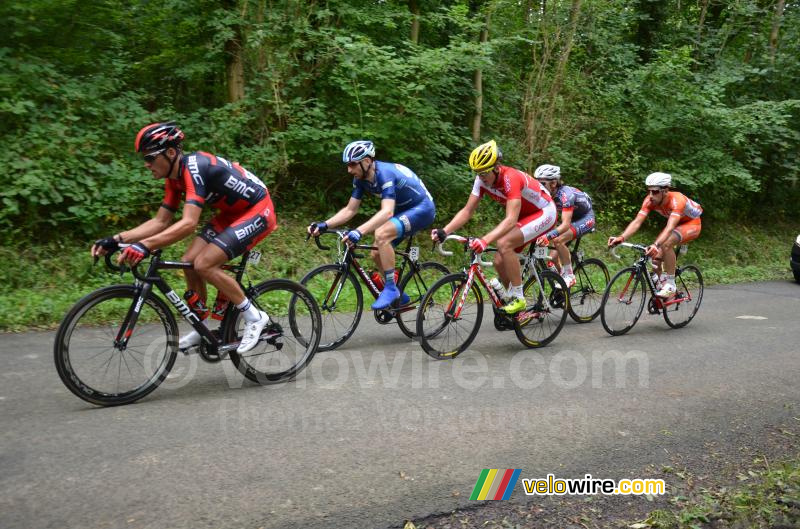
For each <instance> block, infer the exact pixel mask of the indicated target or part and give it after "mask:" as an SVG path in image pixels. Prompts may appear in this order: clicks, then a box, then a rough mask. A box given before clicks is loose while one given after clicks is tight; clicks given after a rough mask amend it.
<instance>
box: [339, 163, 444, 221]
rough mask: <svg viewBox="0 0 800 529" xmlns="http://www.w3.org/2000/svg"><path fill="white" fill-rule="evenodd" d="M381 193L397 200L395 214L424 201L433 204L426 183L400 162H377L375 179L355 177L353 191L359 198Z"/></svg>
mask: <svg viewBox="0 0 800 529" xmlns="http://www.w3.org/2000/svg"><path fill="white" fill-rule="evenodd" d="M365 192H366V193H370V194H372V195H380V197H381V199H384V198H391V199H393V200H394V201H395V206H394V212H395V214H397V213H400V212H403V211H406V210H407V209H411V208H413V207H414V206H417V205H419V204H422V203H423V202H428V201H429V202H430V203H431V205H433V197H432V196H431V194H430V193H428V190H427V189H425V184H423V183H422V180H420V178H419V177H418V176H417V175H416V174H414V172H413V171H412V170H411V169H409V168H408V167H406V166H404V165H400V164H399V163H388V162H378V161H376V162H375V181H374V182H369V181H367V180H359V179H353V193H352V194H351V195H350V196H352V197H353V198H355V199H357V200H361V199H362V198H363V197H364V193H365Z"/></svg>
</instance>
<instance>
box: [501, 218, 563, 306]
mask: <svg viewBox="0 0 800 529" xmlns="http://www.w3.org/2000/svg"><path fill="white" fill-rule="evenodd" d="M555 223H556V207H555V205H554V204H552V203H550V204H549V205H548V206H547V207H546V208H544V209H541V210H539V211H537V212H536V213H534V214H532V215H528V216H526V217H523V218H521V219H519V221H518V222H517V225H516V227H514V228H513V229H512V230H511V231H509V233H508V234H506V235H505V236H503V237H501V238H500V240H499V241H498V242H497V250H498V253H503V265H504V268H505V270H504V273H505V274H507V275H508V277H509V279H510V281H511V288H510V289H509V296H510V297H512V298H513V299H512V301H511V302H510V303H508V304H507V305H506V306H505V307H503V310H504V311H505V312H507V313H509V314H514V313H516V312H519V311H521V310H522V309H524V308H525V295H524V293H523V290H522V276H521V271H520V266H519V260H518V259H516V255H515V254H516V253H517V252H521V251H522V250H523V249H524V248H525V246H527V245H528V244H530V243H531V242H532V241H535V240H536V239H537V238H538V237H540V236H541V235H544V234H545V233H546V232H547V231H548V230H551V229H553V227H554V226H555ZM508 237H510V238H508ZM507 238H508V239H507Z"/></svg>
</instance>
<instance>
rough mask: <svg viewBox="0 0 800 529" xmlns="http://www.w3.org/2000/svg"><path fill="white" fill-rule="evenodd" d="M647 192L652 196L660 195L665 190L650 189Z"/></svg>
mask: <svg viewBox="0 0 800 529" xmlns="http://www.w3.org/2000/svg"><path fill="white" fill-rule="evenodd" d="M647 192H648V193H650V194H651V195H660V194H661V193H663V192H664V190H663V189H648V190H647Z"/></svg>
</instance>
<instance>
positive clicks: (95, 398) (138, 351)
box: [53, 285, 178, 406]
mask: <svg viewBox="0 0 800 529" xmlns="http://www.w3.org/2000/svg"><path fill="white" fill-rule="evenodd" d="M138 297H139V289H137V288H136V287H134V286H132V285H114V286H110V287H105V288H101V289H100V290H96V291H95V292H92V293H91V294H89V295H87V296H85V297H84V298H83V299H81V300H80V301H78V302H77V303H76V304H75V305H74V306H73V307H72V309H70V311H69V312H68V313H67V315H66V316H65V317H64V320H63V321H62V322H61V325H60V326H59V328H58V332H57V333H56V340H55V345H54V348H53V355H54V360H55V364H56V370H57V371H58V376H59V377H61V381H62V382H63V383H64V385H65V386H67V388H68V389H69V390H70V391H71V392H72V393H74V394H75V395H77V396H78V397H80V398H82V399H83V400H85V401H86V402H91V403H92V404H97V405H99V406H118V405H120V404H130V403H131V402H134V401H136V400H138V399H141V398H142V397H144V396H145V395H147V394H148V393H150V392H151V391H153V390H154V389H156V388H157V387H158V385H159V384H161V382H162V381H163V380H164V378H165V377H166V376H167V373H169V371H170V369H172V365H173V364H174V363H175V357H176V355H177V353H178V326H177V323H176V322H175V317H174V316H173V315H172V313H171V312H170V309H169V307H167V304H166V303H164V301H163V300H162V299H161V298H159V297H157V296H156V295H154V294H153V293H152V292H151V293H150V296H148V297H147V299H145V301H144V303H142V306H141V307H140V312H139V319H138V321H137V322H136V326H135V327H134V329H133V332H132V334H131V335H130V337H129V338H128V344H127V346H126V347H125V349H123V350H120V349H119V348H118V347H115V346H114V341H115V340H116V337H117V335H118V334H119V332H120V328H121V326H122V325H123V322H124V321H125V320H126V319H127V316H128V312H129V311H130V310H131V308H132V306H133V304H134V303H135V302H136V298H138Z"/></svg>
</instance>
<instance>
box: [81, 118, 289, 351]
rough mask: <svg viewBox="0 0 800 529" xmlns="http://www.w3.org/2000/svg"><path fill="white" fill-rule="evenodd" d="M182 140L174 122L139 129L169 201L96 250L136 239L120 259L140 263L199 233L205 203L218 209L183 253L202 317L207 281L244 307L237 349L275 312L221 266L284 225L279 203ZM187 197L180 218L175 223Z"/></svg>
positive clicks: (141, 147) (233, 168)
mask: <svg viewBox="0 0 800 529" xmlns="http://www.w3.org/2000/svg"><path fill="white" fill-rule="evenodd" d="M183 139H184V133H183V132H182V131H181V130H180V129H179V128H178V126H177V125H176V124H175V123H171V122H170V123H153V124H152V125H148V126H146V127H144V128H143V129H142V130H140V131H139V134H137V136H136V141H135V144H134V147H135V149H136V152H138V153H142V157H143V159H144V165H145V167H146V168H147V169H149V170H150V172H152V173H153V176H154V177H155V178H159V179H160V178H164V179H165V185H164V201H163V202H162V204H161V207H160V208H159V210H158V212H157V213H156V216H155V218H153V219H151V220H148V221H147V222H144V223H143V224H140V225H139V226H137V227H135V228H133V229H131V230H128V231H123V232H120V233H118V234H116V235H113V236H111V237H106V238H104V239H100V240H98V241H96V242H95V243H94V245H93V246H92V256H93V257H96V256H99V255H104V254H106V253H108V252H113V251H116V250H117V249H119V243H121V242H124V243H133V244H131V245H130V246H128V247H126V248H125V249H124V250H123V252H122V254H121V255H120V258H119V261H120V262H122V261H125V262H127V263H129V264H131V265H135V264H137V263H139V261H141V260H142V259H144V258H146V257H147V256H148V255H150V252H151V251H153V250H155V249H157V248H163V247H165V246H168V245H170V244H172V243H174V242H177V241H180V240H181V239H184V238H186V237H187V236H188V235H190V234H192V233H194V231H195V229H196V228H197V225H198V222H199V220H200V213H201V212H202V210H203V207H204V206H205V205H206V204H207V205H209V206H211V207H214V208H217V209H219V210H220V212H219V213H218V214H217V215H216V216H215V217H213V218H212V219H211V221H210V222H209V223H208V224H207V225H206V226H205V227H204V228H203V229H202V230H201V232H200V234H199V235H198V236H197V237H195V239H194V240H193V241H192V243H191V244H190V245H189V248H188V249H187V250H186V252H185V253H184V255H183V260H184V261H191V262H192V263H194V269H193V270H185V271H184V273H185V275H186V284H187V286H188V288H189V289H190V290H194V291H195V292H196V293H197V294H198V295H199V300H201V301H202V302H203V303H202V304H200V303H197V302H195V303H191V304H192V305H193V307H192V308H193V309H194V310H195V312H198V313H199V314H198V315H199V316H200V317H201V318H203V319H204V317H205V316H208V311H207V310H205V306H204V305H205V299H206V281H208V282H210V283H211V284H212V285H214V286H215V287H217V289H218V290H219V291H220V292H221V293H222V294H224V295H225V296H226V297H227V298H228V299H229V300H230V301H231V302H232V303H235V304H236V307H237V308H238V309H239V310H241V311H242V313H243V315H244V318H245V320H246V322H247V324H246V326H245V329H244V336H243V337H242V341H241V343H240V344H239V347H238V348H237V352H239V353H244V352H246V351H249V350H250V349H252V348H253V347H254V346H255V345H256V344H257V343H258V338H259V335H260V334H261V331H262V330H263V329H264V327H265V326H266V325H267V323H269V317H268V316H267V314H266V313H264V312H262V311H260V310H258V309H257V308H256V307H255V305H253V304H252V303H251V302H250V300H249V299H247V297H246V296H245V294H244V292H243V291H242V289H241V288H240V287H239V285H238V284H237V283H236V281H235V280H234V279H233V278H232V277H230V276H229V275H227V274H226V273H225V272H224V271H223V270H222V269H221V266H222V264H223V263H225V262H226V261H228V260H230V259H233V258H234V257H236V256H237V255H241V254H242V253H244V252H245V251H246V250H249V249H250V248H252V247H253V246H255V245H256V244H257V243H258V242H259V241H261V240H262V239H263V238H264V237H266V236H267V235H268V234H270V233H271V232H272V231H273V230H274V229H275V228H276V227H277V221H276V217H275V208H274V207H273V205H272V199H271V198H270V196H269V191H268V190H267V187H266V186H265V185H264V184H263V182H261V180H259V179H258V178H257V177H255V176H254V175H253V174H252V173H250V172H249V171H248V170H246V169H245V168H243V167H241V166H240V165H238V164H237V163H231V162H229V161H228V160H226V159H224V158H220V157H219V156H214V155H213V154H209V153H206V152H201V151H197V152H192V153H188V154H184V153H183V151H182V141H183ZM183 196H185V201H184V205H183V214H182V216H181V219H180V220H178V221H177V222H175V223H172V220H173V217H174V215H175V212H176V211H177V209H178V206H179V205H180V201H181V197H183ZM200 340H201V337H200V335H199V334H198V333H197V331H192V332H190V333H189V334H187V335H186V336H183V337H182V338H181V339H180V343H179V347H180V348H181V349H186V348H188V347H191V346H193V345H197V344H199V343H200Z"/></svg>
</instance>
